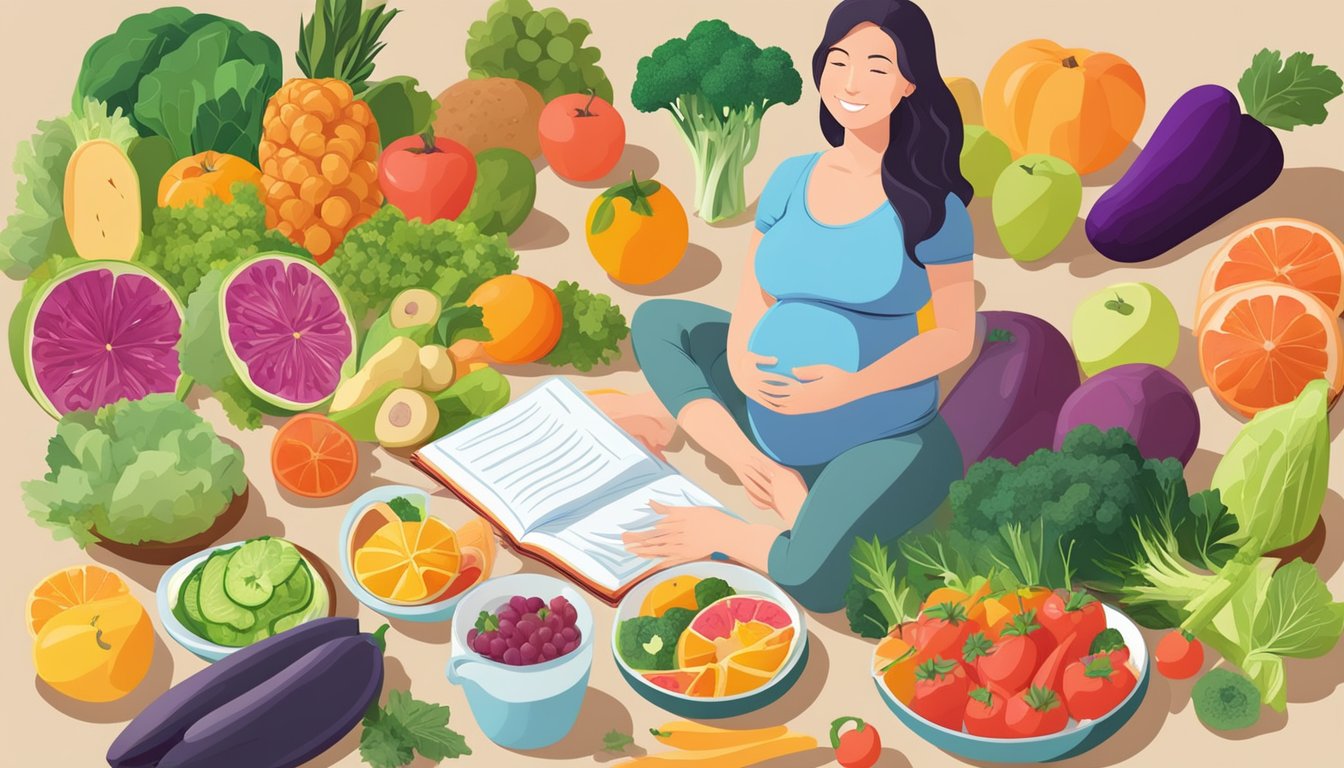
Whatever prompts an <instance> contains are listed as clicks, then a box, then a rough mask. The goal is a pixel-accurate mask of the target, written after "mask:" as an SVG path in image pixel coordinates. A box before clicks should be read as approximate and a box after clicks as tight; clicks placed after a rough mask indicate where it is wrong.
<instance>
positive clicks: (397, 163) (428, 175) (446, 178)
mask: <svg viewBox="0 0 1344 768" xmlns="http://www.w3.org/2000/svg"><path fill="white" fill-rule="evenodd" d="M474 186H476V158H475V157H473V156H472V154H471V150H469V149H467V148H466V147H464V146H462V145H461V144H458V143H457V142H456V141H453V140H452V139H442V138H437V139H436V138H434V135H433V134H425V135H423V136H407V137H405V138H401V139H397V140H396V141H394V142H392V143H391V144H389V145H387V149H385V150H383V154H382V157H380V158H379V159H378V187H379V188H380V189H382V190H383V196H384V197H386V198H387V201H388V202H389V203H391V204H393V205H395V206H396V207H397V208H399V209H401V212H402V213H404V214H406V218H407V219H419V220H421V221H423V222H425V223H426V224H428V223H429V222H431V221H438V220H439V219H456V218H457V217H458V216H459V215H461V213H462V211H463V209H465V208H466V207H467V202H468V201H470V200H471V190H472V188H473V187H474Z"/></svg>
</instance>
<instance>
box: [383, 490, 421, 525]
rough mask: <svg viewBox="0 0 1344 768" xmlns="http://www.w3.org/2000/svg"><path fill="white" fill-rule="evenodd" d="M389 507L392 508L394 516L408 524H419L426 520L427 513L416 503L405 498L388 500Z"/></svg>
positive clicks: (399, 497)
mask: <svg viewBox="0 0 1344 768" xmlns="http://www.w3.org/2000/svg"><path fill="white" fill-rule="evenodd" d="M387 506H389V507H391V508H392V512H393V514H395V515H396V516H397V517H399V518H401V520H402V521H404V522H407V523H418V522H420V521H421V520H424V519H425V513H424V511H423V510H421V509H420V507H419V505H417V504H416V503H415V502H414V501H411V500H410V499H408V498H406V497H405V496H397V497H396V498H393V499H388V501H387Z"/></svg>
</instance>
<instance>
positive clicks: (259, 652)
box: [107, 617, 359, 768]
mask: <svg viewBox="0 0 1344 768" xmlns="http://www.w3.org/2000/svg"><path fill="white" fill-rule="evenodd" d="M357 634H359V622H358V621H356V620H355V619H349V618H339V617H338V618H322V619H316V620H314V621H309V622H305V623H303V624H300V625H299V626H297V627H294V628H293V629H290V630H287V631H285V632H281V633H280V634H278V635H273V636H271V637H268V638H266V639H265V640H262V641H261V642H259V643H255V644H253V645H250V646H248V647H246V648H243V649H241V650H239V651H236V652H234V653H233V654H230V655H229V656H226V657H225V658H223V659H221V660H219V661H217V662H215V663H214V664H211V665H210V666H208V667H206V668H205V669H203V670H201V671H200V672H197V673H196V674H194V675H192V676H191V677H189V678H187V679H186V680H183V681H182V682H180V683H178V684H177V685H175V686H173V687H172V688H169V689H168V690H167V691H166V692H164V694H163V695H162V696H159V698H157V699H155V700H154V701H153V702H152V703H151V704H150V705H149V706H148V707H146V708H145V709H144V711H142V712H141V713H140V714H139V715H137V716H136V718H135V719H134V720H132V721H131V722H130V723H129V724H127V726H126V727H125V729H123V730H122V732H121V734H120V735H118V736H117V739H116V741H113V742H112V746H111V747H110V748H109V749H108V750H107V764H108V765H110V766H112V768H151V767H152V766H155V765H158V763H159V760H160V759H162V758H163V756H164V755H166V754H168V752H169V751H170V750H171V749H173V747H175V746H177V744H178V742H180V741H181V740H182V736H183V734H185V733H186V732H187V730H188V729H190V728H191V726H193V725H195V724H196V722H197V721H198V720H200V719H201V718H202V717H204V716H205V715H208V714H209V713H211V712H213V711H215V710H216V709H218V708H219V707H221V706H223V705H224V704H227V703H228V702H230V701H233V700H234V699H236V698H238V697H239V696H241V695H243V694H244V693H246V692H248V691H250V690H252V689H253V688H255V687H257V686H258V685H260V684H262V683H263V682H265V681H267V680H269V679H271V678H272V677H274V676H275V675H277V674H279V673H280V672H281V671H282V670H284V669H285V668H287V667H289V666H290V665H292V664H293V663H294V662H296V661H298V660H299V659H300V658H302V657H303V656H305V655H306V654H308V653H310V652H311V651H313V650H314V649H316V648H319V647H321V646H322V645H324V644H326V643H329V642H331V641H333V640H339V639H341V638H353V637H355V636H356V635H357Z"/></svg>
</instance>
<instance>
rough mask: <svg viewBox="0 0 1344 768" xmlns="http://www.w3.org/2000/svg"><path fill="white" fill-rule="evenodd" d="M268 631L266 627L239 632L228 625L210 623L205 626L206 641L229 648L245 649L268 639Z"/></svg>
mask: <svg viewBox="0 0 1344 768" xmlns="http://www.w3.org/2000/svg"><path fill="white" fill-rule="evenodd" d="M266 631H267V628H266V627H264V626H262V627H255V628H253V629H245V630H239V629H235V628H233V627H231V626H229V625H228V624H215V623H214V622H209V623H207V624H206V625H205V639H206V640H209V641H210V642H212V643H214V644H216V645H223V646H226V647H228V648H244V647H246V646H249V645H251V644H252V643H254V642H256V641H257V640H261V639H263V638H264V637H266Z"/></svg>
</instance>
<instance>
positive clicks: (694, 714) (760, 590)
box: [611, 561, 807, 718]
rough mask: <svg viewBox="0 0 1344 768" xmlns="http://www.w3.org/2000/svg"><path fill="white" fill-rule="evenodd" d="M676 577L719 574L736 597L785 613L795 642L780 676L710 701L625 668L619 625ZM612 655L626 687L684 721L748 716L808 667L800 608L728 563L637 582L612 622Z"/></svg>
mask: <svg viewBox="0 0 1344 768" xmlns="http://www.w3.org/2000/svg"><path fill="white" fill-rule="evenodd" d="M677 576H695V577H697V578H700V579H707V578H710V577H715V576H717V577H718V578H720V579H723V580H724V581H726V582H728V585H729V586H731V587H732V588H733V589H734V590H736V592H737V593H738V594H739V595H757V596H760V597H765V598H769V599H770V600H773V601H774V602H776V603H778V604H779V605H780V607H782V608H783V609H784V611H785V613H787V614H788V615H789V620H790V621H792V622H793V629H794V632H793V640H792V642H791V645H790V648H789V655H788V657H787V658H786V659H785V661H784V665H783V666H782V667H780V670H779V672H777V673H776V674H775V676H774V677H773V678H771V679H770V681H769V682H767V683H766V684H765V685H762V686H761V687H760V688H756V689H753V690H750V691H747V692H746V693H738V694H734V695H732V696H716V697H713V698H705V697H700V696H687V695H686V694H684V693H677V692H675V691H669V690H667V689H666V688H660V687H658V686H656V685H654V684H653V683H651V682H649V681H648V680H645V679H644V677H643V676H642V675H641V674H640V673H639V671H637V670H635V669H632V668H631V667H630V665H629V664H626V663H625V659H623V658H621V654H620V649H619V648H618V647H617V642H616V637H617V633H618V632H619V631H620V627H621V622H622V621H625V620H626V619H631V618H634V617H635V616H638V615H639V609H640V606H641V605H643V603H644V598H645V597H647V596H648V594H649V592H650V591H651V590H652V589H653V588H654V587H655V586H657V585H658V584H661V583H662V582H664V581H667V580H668V579H671V578H675V577H677ZM611 655H612V656H613V657H615V659H616V667H617V669H619V670H620V671H621V676H622V677H624V678H625V680H626V682H628V683H629V684H630V687H631V688H634V689H635V692H636V693H638V694H639V695H640V696H642V697H644V698H645V699H648V700H649V701H650V702H652V703H653V704H655V705H657V706H659V707H661V708H663V709H665V710H667V711H669V712H672V713H674V714H677V715H681V716H683V717H688V718H720V717H734V716H737V715H741V714H746V713H747V712H754V711H756V710H758V709H760V708H761V707H764V706H765V705H767V704H769V703H771V702H773V701H775V700H776V699H778V698H779V697H780V696H782V695H784V693H785V692H787V691H788V690H789V688H791V687H792V686H793V684H794V683H795V682H796V681H797V679H798V676H799V675H800V674H802V670H803V667H804V666H806V657H807V618H806V616H805V615H804V614H803V612H802V611H800V610H798V606H797V605H795V604H794V602H793V600H791V599H790V598H789V596H788V595H786V594H785V593H784V590H782V589H780V588H779V586H778V585H777V584H775V583H774V582H773V581H771V580H770V579H768V578H766V577H765V576H762V575H761V574H759V573H757V572H756V571H753V570H751V569H749V568H743V567H742V566H740V565H733V564H732V563H722V562H713V561H697V562H694V563H686V564H684V565H678V566H674V567H672V568H668V569H666V570H663V571H659V572H657V573H655V574H654V575H652V576H650V577H649V578H647V579H645V580H644V581H641V582H640V583H639V584H637V585H636V586H635V587H634V588H633V589H631V590H630V591H629V592H628V593H626V595H625V597H624V598H622V599H621V602H620V605H618V606H617V607H616V618H615V619H614V620H613V621H612V623H611Z"/></svg>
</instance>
